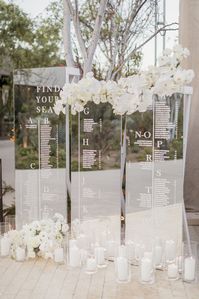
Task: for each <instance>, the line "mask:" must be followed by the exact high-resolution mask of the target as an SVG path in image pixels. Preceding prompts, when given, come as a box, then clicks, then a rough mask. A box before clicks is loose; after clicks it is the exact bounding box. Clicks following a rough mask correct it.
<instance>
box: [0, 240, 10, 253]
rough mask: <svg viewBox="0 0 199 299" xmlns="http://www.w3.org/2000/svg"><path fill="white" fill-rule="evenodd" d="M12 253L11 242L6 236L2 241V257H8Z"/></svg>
mask: <svg viewBox="0 0 199 299" xmlns="http://www.w3.org/2000/svg"><path fill="white" fill-rule="evenodd" d="M9 253H10V240H9V238H8V237H6V236H4V237H3V238H2V239H1V256H3V257H5V256H8V255H9Z"/></svg>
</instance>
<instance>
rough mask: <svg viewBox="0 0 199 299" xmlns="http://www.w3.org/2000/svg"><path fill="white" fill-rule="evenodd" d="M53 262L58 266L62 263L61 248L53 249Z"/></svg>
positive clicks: (62, 253) (62, 251) (62, 254)
mask: <svg viewBox="0 0 199 299" xmlns="http://www.w3.org/2000/svg"><path fill="white" fill-rule="evenodd" d="M54 261H55V262H56V263H59V264H61V263H63V262H64V249H63V248H62V247H60V248H56V249H55V251H54Z"/></svg>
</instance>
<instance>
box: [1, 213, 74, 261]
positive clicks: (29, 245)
mask: <svg viewBox="0 0 199 299" xmlns="http://www.w3.org/2000/svg"><path fill="white" fill-rule="evenodd" d="M68 229H69V228H68V225H67V223H66V221H65V219H64V217H63V216H62V215H61V214H58V213H56V214H55V215H54V217H53V219H45V220H41V221H33V222H32V223H30V224H26V225H24V226H23V228H22V229H21V230H19V231H18V230H11V231H9V232H8V233H7V235H6V237H8V239H9V241H10V253H11V256H12V257H13V258H15V257H16V256H15V254H16V248H18V247H22V248H26V250H27V257H28V258H35V257H36V256H41V257H44V258H53V252H54V250H55V248H58V247H61V246H63V241H64V237H65V236H66V233H67V231H68Z"/></svg>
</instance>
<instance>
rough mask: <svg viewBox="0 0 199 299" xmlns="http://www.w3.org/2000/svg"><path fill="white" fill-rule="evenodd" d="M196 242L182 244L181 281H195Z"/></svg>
mask: <svg viewBox="0 0 199 299" xmlns="http://www.w3.org/2000/svg"><path fill="white" fill-rule="evenodd" d="M197 254H198V243H197V242H193V241H192V242H190V243H189V244H188V243H187V242H185V243H184V246H183V258H184V259H183V281H185V282H189V283H191V282H194V281H196V266H197V262H198V261H197Z"/></svg>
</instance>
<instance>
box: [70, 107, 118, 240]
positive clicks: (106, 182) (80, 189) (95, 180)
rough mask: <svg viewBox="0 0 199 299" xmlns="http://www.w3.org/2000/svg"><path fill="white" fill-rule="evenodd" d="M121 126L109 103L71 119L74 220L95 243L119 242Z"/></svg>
mask: <svg viewBox="0 0 199 299" xmlns="http://www.w3.org/2000/svg"><path fill="white" fill-rule="evenodd" d="M120 127H121V121H120V117H117V116H115V115H114V114H113V112H112V108H111V106H110V105H109V104H107V103H101V104H99V105H96V104H94V103H89V104H87V106H86V107H85V109H84V111H83V112H81V113H80V114H79V115H76V116H73V117H72V143H71V144H72V157H71V165H72V221H74V220H75V219H78V220H79V221H80V223H81V230H82V231H83V232H84V233H87V234H89V237H90V238H91V240H92V242H99V243H103V242H105V241H106V240H107V238H109V239H110V238H113V239H114V240H117V242H118V243H119V240H120ZM102 245H104V244H102Z"/></svg>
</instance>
